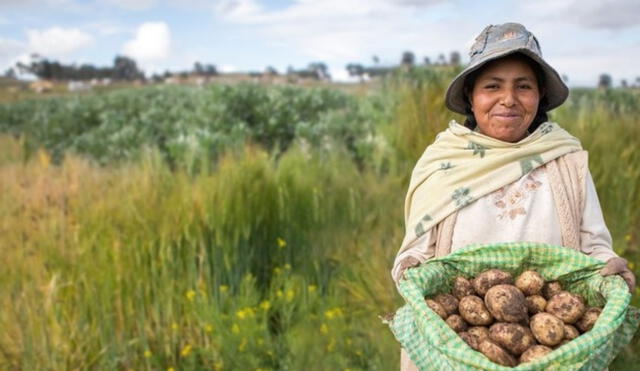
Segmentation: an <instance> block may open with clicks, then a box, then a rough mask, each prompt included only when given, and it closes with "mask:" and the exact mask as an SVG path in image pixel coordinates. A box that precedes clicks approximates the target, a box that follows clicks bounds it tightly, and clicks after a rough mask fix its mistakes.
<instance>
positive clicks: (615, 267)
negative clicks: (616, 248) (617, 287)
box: [600, 257, 636, 294]
mask: <svg viewBox="0 0 640 371" xmlns="http://www.w3.org/2000/svg"><path fill="white" fill-rule="evenodd" d="M600 274H601V275H603V276H610V275H612V274H619V275H620V276H621V277H622V278H623V279H624V281H625V282H626V283H627V285H628V286H629V292H630V293H632V294H633V290H634V289H635V287H636V277H635V276H634V275H633V272H631V269H629V267H628V266H627V259H624V258H620V257H615V258H611V259H609V260H607V264H606V265H605V266H604V268H602V269H601V270H600Z"/></svg>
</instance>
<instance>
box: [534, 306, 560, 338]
mask: <svg viewBox="0 0 640 371" xmlns="http://www.w3.org/2000/svg"><path fill="white" fill-rule="evenodd" d="M531 332H533V336H534V337H535V338H536V340H538V342H539V343H541V344H543V345H548V346H554V345H556V344H559V343H560V342H561V341H562V339H564V322H562V320H561V319H560V318H558V317H556V316H554V315H553V314H550V313H544V312H542V313H538V314H536V315H534V316H533V317H531Z"/></svg>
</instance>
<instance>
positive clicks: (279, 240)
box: [276, 237, 287, 249]
mask: <svg viewBox="0 0 640 371" xmlns="http://www.w3.org/2000/svg"><path fill="white" fill-rule="evenodd" d="M276 242H277V243H278V247H279V248H281V249H284V248H285V247H286V246H287V241H285V240H284V239H282V238H281V237H278V238H277V239H276Z"/></svg>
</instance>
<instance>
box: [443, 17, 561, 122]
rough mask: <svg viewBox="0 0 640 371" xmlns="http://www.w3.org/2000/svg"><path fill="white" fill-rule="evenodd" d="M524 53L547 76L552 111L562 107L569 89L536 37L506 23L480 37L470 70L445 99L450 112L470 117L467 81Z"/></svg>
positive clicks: (458, 78)
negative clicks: (499, 61) (492, 63)
mask: <svg viewBox="0 0 640 371" xmlns="http://www.w3.org/2000/svg"><path fill="white" fill-rule="evenodd" d="M514 53H521V54H524V55H526V56H527V57H529V58H531V59H532V60H533V61H535V62H536V63H538V64H539V65H540V67H541V68H542V71H543V73H544V89H545V97H546V98H547V102H548V105H547V106H546V107H545V108H546V109H547V110H551V109H553V108H555V107H558V106H559V105H561V104H562V103H563V102H564V101H565V100H566V99H567V97H568V96H569V89H568V88H567V86H566V85H565V84H564V82H563V81H562V78H560V75H558V72H556V70H554V69H553V67H551V66H550V65H549V64H548V63H547V62H545V60H544V59H542V51H541V50H540V45H539V44H538V40H537V39H536V37H535V36H534V35H533V34H532V33H531V32H529V31H528V30H527V29H526V28H525V27H524V26H523V25H521V24H519V23H504V24H501V25H489V26H487V27H485V29H484V30H482V32H481V33H480V35H478V37H476V40H475V41H474V43H473V45H472V46H471V49H470V50H469V57H470V61H469V64H468V65H467V67H465V69H464V70H463V71H462V72H460V73H459V74H458V76H456V77H455V78H454V79H453V81H452V82H451V84H450V85H449V88H448V89H447V94H446V97H445V102H446V105H447V108H449V109H450V110H452V111H454V112H458V113H462V114H467V113H468V112H466V108H467V106H468V103H467V100H466V99H465V95H464V81H465V79H466V78H467V76H469V74H470V73H471V72H473V71H476V70H477V69H479V68H480V67H482V66H483V65H484V64H486V63H487V62H490V61H492V60H495V59H498V58H501V57H504V56H507V55H509V54H514Z"/></svg>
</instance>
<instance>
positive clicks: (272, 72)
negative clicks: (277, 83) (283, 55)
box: [264, 66, 278, 76]
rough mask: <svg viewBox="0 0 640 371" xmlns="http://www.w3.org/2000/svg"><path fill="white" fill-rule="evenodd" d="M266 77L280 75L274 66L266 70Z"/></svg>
mask: <svg viewBox="0 0 640 371" xmlns="http://www.w3.org/2000/svg"><path fill="white" fill-rule="evenodd" d="M264 73H265V75H270V76H276V75H277V74H278V70H276V69H275V68H274V67H273V66H267V68H265V69H264Z"/></svg>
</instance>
